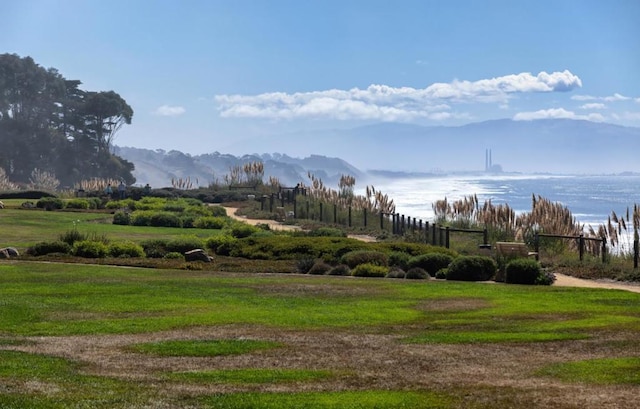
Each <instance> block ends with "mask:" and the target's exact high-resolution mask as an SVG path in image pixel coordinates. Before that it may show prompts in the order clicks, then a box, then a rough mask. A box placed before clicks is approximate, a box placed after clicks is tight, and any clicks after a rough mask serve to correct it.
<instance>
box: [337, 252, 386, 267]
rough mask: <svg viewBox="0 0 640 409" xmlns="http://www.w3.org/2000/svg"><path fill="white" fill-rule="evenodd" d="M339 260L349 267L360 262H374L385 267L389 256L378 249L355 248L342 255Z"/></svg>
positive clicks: (355, 265)
mask: <svg viewBox="0 0 640 409" xmlns="http://www.w3.org/2000/svg"><path fill="white" fill-rule="evenodd" d="M341 262H342V264H346V265H348V266H349V268H351V269H353V268H355V267H357V266H358V265H360V264H374V265H377V266H384V267H386V266H388V265H389V257H388V256H387V255H386V254H385V253H382V252H380V251H369V250H356V251H351V252H349V253H347V254H345V255H343V256H342V259H341Z"/></svg>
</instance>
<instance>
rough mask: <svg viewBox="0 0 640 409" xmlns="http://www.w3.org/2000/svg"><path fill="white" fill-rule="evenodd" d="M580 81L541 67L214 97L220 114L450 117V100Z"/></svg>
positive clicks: (490, 98)
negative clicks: (421, 84) (419, 84)
mask: <svg viewBox="0 0 640 409" xmlns="http://www.w3.org/2000/svg"><path fill="white" fill-rule="evenodd" d="M581 86H582V81H581V80H580V78H578V76H576V75H574V74H572V73H571V72H570V71H568V70H565V71H562V72H553V73H550V74H549V73H546V72H541V73H539V74H538V75H535V76H534V75H532V74H531V73H526V72H525V73H520V74H513V75H506V76H503V77H496V78H491V79H482V80H478V81H473V82H472V81H459V80H454V81H452V82H450V83H434V84H431V85H429V86H428V87H426V88H412V87H390V86H388V85H377V84H372V85H370V86H369V87H367V88H366V89H360V88H352V89H349V90H339V89H330V90H324V91H311V92H297V93H293V94H288V93H284V92H270V93H264V94H259V95H216V96H215V101H216V102H217V103H218V109H219V111H220V115H221V116H222V117H252V118H271V119H292V118H300V117H311V118H314V117H322V118H333V119H377V120H383V121H409V120H413V119H418V118H427V119H442V118H446V117H455V116H456V115H455V114H450V113H448V111H449V110H450V108H451V107H450V104H452V103H474V102H481V103H490V102H497V103H502V104H505V103H506V102H508V99H509V98H510V96H511V95H512V94H517V93H527V92H564V91H570V90H572V89H574V88H577V87H581Z"/></svg>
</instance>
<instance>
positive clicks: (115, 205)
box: [104, 199, 142, 212]
mask: <svg viewBox="0 0 640 409" xmlns="http://www.w3.org/2000/svg"><path fill="white" fill-rule="evenodd" d="M137 203H138V202H136V201H135V200H132V199H124V200H110V201H108V202H107V203H105V205H104V207H105V208H106V209H129V210H131V211H132V212H133V211H135V210H142V209H138V207H137Z"/></svg>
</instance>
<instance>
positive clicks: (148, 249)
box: [140, 239, 182, 258]
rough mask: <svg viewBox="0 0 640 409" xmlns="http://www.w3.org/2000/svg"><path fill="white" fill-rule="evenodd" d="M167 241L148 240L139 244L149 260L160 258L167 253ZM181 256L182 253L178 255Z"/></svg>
mask: <svg viewBox="0 0 640 409" xmlns="http://www.w3.org/2000/svg"><path fill="white" fill-rule="evenodd" d="M167 243H168V240H167V239H148V240H144V241H142V242H141V243H140V245H141V246H142V249H143V250H144V253H145V254H146V255H147V257H149V258H162V257H164V256H165V255H166V254H167V253H168V252H169V251H168V250H167ZM179 254H182V253H179Z"/></svg>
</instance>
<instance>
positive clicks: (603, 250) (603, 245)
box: [602, 237, 607, 263]
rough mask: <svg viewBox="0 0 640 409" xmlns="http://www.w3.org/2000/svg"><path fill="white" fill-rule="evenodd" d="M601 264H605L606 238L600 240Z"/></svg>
mask: <svg viewBox="0 0 640 409" xmlns="http://www.w3.org/2000/svg"><path fill="white" fill-rule="evenodd" d="M602 262H603V263H606V262H607V239H606V237H603V238H602Z"/></svg>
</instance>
